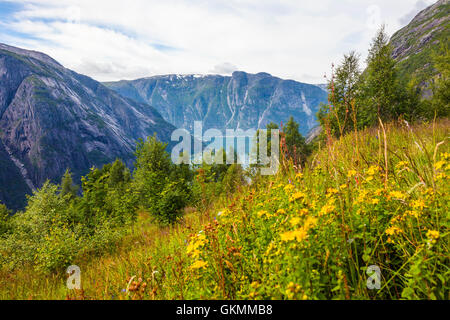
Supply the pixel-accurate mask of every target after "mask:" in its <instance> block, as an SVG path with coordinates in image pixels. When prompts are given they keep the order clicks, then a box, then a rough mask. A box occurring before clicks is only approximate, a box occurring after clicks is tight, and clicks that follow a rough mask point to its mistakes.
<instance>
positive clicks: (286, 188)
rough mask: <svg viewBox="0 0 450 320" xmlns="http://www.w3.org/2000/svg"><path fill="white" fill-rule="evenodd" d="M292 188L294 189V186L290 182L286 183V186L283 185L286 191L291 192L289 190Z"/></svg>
mask: <svg viewBox="0 0 450 320" xmlns="http://www.w3.org/2000/svg"><path fill="white" fill-rule="evenodd" d="M294 189H295V188H294V186H293V185H292V184H288V185H286V186H285V187H284V191H285V192H287V193H289V192H291V191H292V190H294Z"/></svg>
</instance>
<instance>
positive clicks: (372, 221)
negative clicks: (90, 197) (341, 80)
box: [0, 119, 450, 299]
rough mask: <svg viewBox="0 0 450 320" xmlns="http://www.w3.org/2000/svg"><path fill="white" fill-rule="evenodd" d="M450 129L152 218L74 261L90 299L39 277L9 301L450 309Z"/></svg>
mask: <svg viewBox="0 0 450 320" xmlns="http://www.w3.org/2000/svg"><path fill="white" fill-rule="evenodd" d="M449 128H450V121H449V120H448V119H444V120H441V121H438V122H435V123H430V124H421V125H415V126H413V127H411V126H410V125H409V124H407V123H400V124H389V125H382V126H380V127H379V128H374V129H369V130H365V131H362V132H354V133H350V134H347V135H346V136H345V137H342V138H340V139H330V140H329V141H328V142H327V143H324V144H322V145H320V146H319V150H318V151H316V152H315V153H314V154H313V155H312V156H311V157H310V159H309V160H308V164H307V165H306V167H305V168H303V169H302V170H299V169H295V168H294V166H293V165H292V164H291V163H290V162H288V161H286V160H283V162H282V163H281V167H282V170H281V171H280V173H279V174H278V175H276V176H273V177H267V178H264V179H262V180H261V181H259V182H255V183H254V184H253V185H251V186H241V187H240V188H239V190H236V192H235V193H234V194H233V195H232V196H228V197H223V198H220V199H217V201H216V202H215V203H214V206H213V207H211V208H209V209H207V210H204V211H202V212H199V211H197V210H195V209H191V210H187V212H186V214H185V215H184V217H183V219H182V220H180V222H179V223H177V224H175V225H173V226H171V227H166V228H160V227H158V226H156V225H155V224H153V223H152V222H151V219H150V217H149V216H148V215H147V214H146V213H145V212H144V211H142V212H140V213H139V218H138V222H137V223H136V224H135V225H134V226H133V227H132V228H130V229H129V230H128V232H127V235H126V236H125V237H124V238H123V239H122V241H121V242H120V243H118V244H117V246H116V248H115V250H114V251H113V252H111V253H108V254H105V255H103V256H102V257H95V258H93V257H85V258H84V259H83V260H80V261H74V264H76V265H78V266H80V268H81V279H82V287H83V288H82V290H76V291H71V290H68V289H67V288H66V285H65V281H66V275H65V274H64V273H63V272H60V273H54V274H39V273H36V272H35V271H34V269H33V268H31V267H30V268H28V269H27V268H25V269H22V270H17V271H14V272H12V273H7V272H4V271H0V299H449V298H450V296H449V284H448V280H449V278H450V270H449V265H450V264H449V262H450V261H449V250H448V249H449V248H448V240H449V217H450V216H449V215H450V213H449V210H448V205H449V200H450V197H449V194H450V192H449V191H450V187H449V182H450V181H449V177H450V146H449V142H448V139H449V133H450V130H449ZM374 266H375V269H376V268H379V269H378V270H380V278H379V281H377V279H376V278H375V276H374V275H373V273H371V272H370V270H375V269H374ZM368 284H369V285H368ZM377 285H379V287H378V288H379V289H377V288H376V287H377ZM374 286H375V288H373V287H374Z"/></svg>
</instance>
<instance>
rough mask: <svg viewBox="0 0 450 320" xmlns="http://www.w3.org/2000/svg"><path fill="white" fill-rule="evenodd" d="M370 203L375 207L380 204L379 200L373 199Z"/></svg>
mask: <svg viewBox="0 0 450 320" xmlns="http://www.w3.org/2000/svg"><path fill="white" fill-rule="evenodd" d="M370 202H371V204H374V205H377V204H379V203H380V199H376V198H375V199H372V200H371V201H370Z"/></svg>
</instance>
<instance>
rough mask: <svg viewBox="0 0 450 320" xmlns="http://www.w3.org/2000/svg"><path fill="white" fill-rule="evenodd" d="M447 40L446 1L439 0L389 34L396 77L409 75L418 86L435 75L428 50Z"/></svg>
mask: <svg viewBox="0 0 450 320" xmlns="http://www.w3.org/2000/svg"><path fill="white" fill-rule="evenodd" d="M449 41H450V0H440V1H438V2H436V3H435V4H434V5H432V6H430V7H428V8H426V9H425V10H423V11H421V12H420V13H419V14H418V15H417V16H416V17H415V18H414V19H413V20H412V21H411V22H410V23H409V24H408V25H407V26H406V27H404V28H403V29H401V30H399V31H398V32H397V33H395V34H394V35H393V36H392V39H391V45H392V47H393V57H394V58H395V59H396V60H397V62H398V69H399V70H400V76H401V77H402V78H406V77H405V76H406V75H408V76H410V75H413V76H415V77H416V78H417V79H418V81H419V83H421V86H422V87H424V86H426V84H427V82H429V80H431V79H432V78H433V77H434V76H436V75H437V71H436V70H435V69H434V65H433V62H432V60H433V59H432V53H433V51H436V50H437V49H439V46H440V45H441V44H442V43H448V42H449Z"/></svg>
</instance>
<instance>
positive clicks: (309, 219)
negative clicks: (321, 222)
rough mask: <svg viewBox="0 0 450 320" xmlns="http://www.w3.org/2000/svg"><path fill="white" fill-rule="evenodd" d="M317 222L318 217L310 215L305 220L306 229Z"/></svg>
mask: <svg viewBox="0 0 450 320" xmlns="http://www.w3.org/2000/svg"><path fill="white" fill-rule="evenodd" d="M316 224H317V218H313V217H308V218H307V219H306V221H305V229H310V228H313V227H315V226H316Z"/></svg>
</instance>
